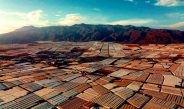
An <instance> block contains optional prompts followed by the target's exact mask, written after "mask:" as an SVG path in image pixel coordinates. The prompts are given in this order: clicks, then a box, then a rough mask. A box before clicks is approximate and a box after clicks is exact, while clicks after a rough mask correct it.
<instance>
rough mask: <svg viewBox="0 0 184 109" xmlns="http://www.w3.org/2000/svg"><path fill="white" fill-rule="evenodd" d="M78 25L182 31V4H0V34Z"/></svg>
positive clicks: (53, 0)
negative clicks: (34, 28)
mask: <svg viewBox="0 0 184 109" xmlns="http://www.w3.org/2000/svg"><path fill="white" fill-rule="evenodd" d="M80 23H86V24H110V25H135V26H148V27H152V28H166V29H179V30H184V0H0V34H1V33H7V32H10V31H13V30H15V29H17V28H21V27H23V26H30V25H31V26H37V27H44V26H55V25H68V26H70V25H74V24H80Z"/></svg>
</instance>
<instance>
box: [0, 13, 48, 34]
mask: <svg viewBox="0 0 184 109" xmlns="http://www.w3.org/2000/svg"><path fill="white" fill-rule="evenodd" d="M13 17H14V19H12V18H13ZM42 17H43V11H42V10H33V11H30V12H27V13H25V12H8V11H3V10H0V30H1V31H0V33H6V32H10V31H13V30H15V29H17V28H20V27H22V26H29V25H32V26H39V27H42V26H48V25H49V21H48V20H42V19H41V18H42Z"/></svg>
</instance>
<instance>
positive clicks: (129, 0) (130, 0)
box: [125, 0, 134, 2]
mask: <svg viewBox="0 0 184 109" xmlns="http://www.w3.org/2000/svg"><path fill="white" fill-rule="evenodd" d="M125 1H127V2H134V0H125Z"/></svg>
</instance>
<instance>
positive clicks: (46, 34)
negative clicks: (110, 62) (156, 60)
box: [0, 24, 184, 44]
mask: <svg viewBox="0 0 184 109" xmlns="http://www.w3.org/2000/svg"><path fill="white" fill-rule="evenodd" d="M50 40H51V41H110V42H120V43H135V44H149V43H153V44H170V43H184V31H179V30H166V29H152V28H148V27H135V26H131V25H128V26H121V25H89V24H76V25H73V26H49V27H33V26H26V27H22V28H20V29H17V30H15V31H13V32H10V33H6V34H1V35H0V43H5V44H7V43H32V42H35V41H50Z"/></svg>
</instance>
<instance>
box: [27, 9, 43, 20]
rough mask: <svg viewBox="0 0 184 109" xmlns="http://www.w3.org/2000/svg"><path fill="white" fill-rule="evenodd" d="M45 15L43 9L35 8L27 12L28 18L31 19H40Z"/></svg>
mask: <svg viewBox="0 0 184 109" xmlns="http://www.w3.org/2000/svg"><path fill="white" fill-rule="evenodd" d="M42 16H43V11H42V10H35V11H31V12H29V13H27V18H28V19H29V20H30V21H38V20H40V18H41V17H42Z"/></svg>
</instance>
